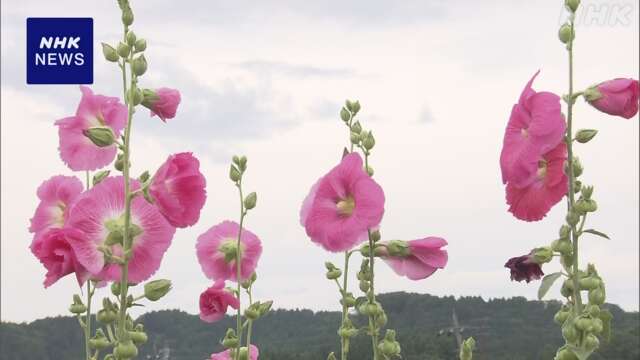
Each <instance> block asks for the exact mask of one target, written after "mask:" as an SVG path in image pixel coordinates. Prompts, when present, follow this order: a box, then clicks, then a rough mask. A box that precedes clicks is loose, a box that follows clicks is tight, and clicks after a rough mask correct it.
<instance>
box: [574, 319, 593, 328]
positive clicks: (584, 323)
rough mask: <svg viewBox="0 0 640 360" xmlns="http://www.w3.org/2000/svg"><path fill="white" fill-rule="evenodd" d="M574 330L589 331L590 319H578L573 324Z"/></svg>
mask: <svg viewBox="0 0 640 360" xmlns="http://www.w3.org/2000/svg"><path fill="white" fill-rule="evenodd" d="M575 326H576V329H578V330H580V331H589V329H590V328H591V319H589V318H586V317H580V318H578V319H577V320H576V322H575Z"/></svg>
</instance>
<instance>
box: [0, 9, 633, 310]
mask: <svg viewBox="0 0 640 360" xmlns="http://www.w3.org/2000/svg"><path fill="white" fill-rule="evenodd" d="M562 3H563V1H561V0H553V1H552V0H545V1H535V2H534V1H489V0H488V1H436V0H413V1H403V2H395V1H383V0H374V1H371V0H369V1H361V0H356V1H348V2H345V1H337V0H336V1H321V2H309V1H305V2H302V1H291V0H278V1H268V2H267V1H263V2H255V1H233V2H231V1H218V0H215V1H180V2H175V1H169V0H164V1H140V2H136V1H134V2H133V6H134V12H135V16H136V23H135V24H134V25H135V26H134V31H135V32H136V33H137V34H138V36H139V37H144V38H146V39H147V42H148V50H147V52H146V57H147V59H148V62H149V70H148V75H145V76H144V77H143V79H142V83H143V86H146V87H160V86H169V87H174V88H178V89H180V91H181V93H182V104H181V106H180V109H179V113H178V116H177V117H176V118H175V119H173V120H170V121H169V122H168V123H167V124H163V123H162V122H161V121H159V120H158V119H157V118H149V116H148V114H147V112H146V111H145V112H142V111H141V112H139V113H138V114H137V116H136V118H135V120H134V121H135V123H134V131H133V138H132V139H133V150H132V151H133V153H132V159H133V170H134V171H133V172H134V173H139V172H142V170H144V169H155V168H156V167H157V166H158V165H159V164H161V163H162V162H163V161H164V160H165V158H166V156H168V155H169V154H171V153H175V152H179V151H186V150H188V151H193V152H194V153H195V154H196V156H198V158H199V159H200V160H201V164H202V170H203V172H204V174H205V176H206V177H207V181H208V187H207V190H208V195H209V196H208V199H207V203H206V205H205V207H204V209H203V211H202V215H201V221H200V222H199V223H198V224H197V225H195V226H193V227H192V228H189V229H181V230H178V231H177V232H176V236H175V238H174V240H173V244H172V245H171V248H170V249H169V251H168V253H167V254H166V256H165V258H164V260H163V264H162V267H161V270H160V271H159V272H158V273H157V274H156V277H166V278H170V279H172V280H173V281H174V290H173V291H172V292H171V293H170V294H169V295H168V296H167V297H166V298H165V299H163V301H161V302H159V303H158V304H153V305H151V306H148V307H147V308H146V309H145V311H146V310H149V309H154V310H155V309H164V308H179V309H183V310H185V311H188V312H190V313H196V312H197V308H198V306H197V302H198V301H197V300H198V296H199V294H200V292H201V291H202V290H204V289H205V288H206V287H207V286H209V285H210V281H209V280H207V279H206V278H205V277H204V275H203V274H202V273H201V271H200V267H199V265H198V263H197V260H196V255H195V240H196V238H197V236H198V235H199V234H200V233H202V232H204V231H205V230H207V229H208V228H209V227H211V226H212V225H214V224H217V223H219V222H220V221H222V220H224V219H228V218H230V219H232V220H236V217H237V213H238V203H237V194H236V192H235V188H234V187H233V185H232V184H231V182H230V181H229V180H228V178H227V173H228V166H229V165H228V163H229V160H230V157H231V156H232V155H233V154H236V153H237V154H246V155H247V156H248V158H249V171H248V173H247V175H246V190H248V191H254V190H255V191H257V192H258V198H259V201H258V207H257V208H256V209H255V211H252V212H251V213H250V215H249V217H248V219H247V223H246V224H247V228H249V229H251V231H253V232H254V233H256V234H258V235H259V236H260V237H261V239H262V241H263V245H264V252H263V256H262V258H261V260H260V264H259V268H258V275H259V281H258V282H257V284H256V290H255V292H256V295H257V298H258V299H265V300H266V299H273V300H274V301H275V306H277V307H280V308H301V307H305V308H312V309H333V310H338V309H339V304H338V302H337V296H338V294H337V292H336V289H335V285H334V284H332V283H331V282H329V281H327V280H326V279H325V277H324V267H323V263H324V261H326V260H329V259H334V261H336V262H340V258H341V257H340V256H331V255H330V254H328V253H326V252H324V251H323V250H322V249H321V248H319V247H317V246H316V245H314V244H313V243H312V242H311V241H310V240H308V238H307V237H306V235H305V233H304V229H303V228H302V227H301V226H300V225H299V222H298V211H299V207H300V204H301V202H302V200H303V199H304V197H305V196H306V194H307V192H308V190H309V188H310V187H311V185H312V184H313V183H314V182H315V181H316V180H317V178H318V177H319V176H321V175H322V174H324V173H325V172H326V171H327V170H328V169H330V168H331V167H332V166H334V165H335V164H336V162H337V161H338V159H339V156H340V154H341V149H342V147H343V146H344V145H345V144H346V141H347V139H348V138H347V134H346V132H345V127H344V125H343V124H342V123H341V121H340V120H339V116H338V111H339V109H340V106H341V104H342V102H343V101H344V99H345V98H352V99H359V100H360V102H361V104H362V111H361V113H360V115H359V117H360V119H361V121H362V122H363V123H364V125H365V127H366V128H370V129H373V130H374V133H375V134H376V140H377V144H376V148H375V149H374V154H373V157H372V158H371V163H372V166H373V167H374V168H375V170H376V179H377V181H378V182H379V183H380V184H381V185H382V186H383V188H384V191H385V194H386V199H387V200H386V213H385V217H384V219H383V222H382V233H383V237H384V238H386V239H407V240H408V239H414V238H419V237H424V236H430V235H434V236H441V237H444V238H446V239H447V240H448V242H449V246H448V251H449V259H450V260H449V264H448V266H447V268H446V269H445V270H444V271H438V272H437V273H436V274H435V275H434V276H432V277H431V278H429V279H426V280H424V281H420V282H412V281H409V280H406V279H404V278H398V277H397V276H395V275H394V274H393V273H392V272H391V270H390V269H388V268H387V267H386V265H385V264H382V263H380V264H379V270H378V271H377V276H376V279H377V284H376V290H378V291H380V292H387V291H397V290H406V291H414V292H419V293H430V294H435V295H455V296H467V295H480V296H482V297H484V298H485V299H487V298H494V297H511V296H526V297H528V298H531V299H533V298H535V294H536V291H537V287H538V284H537V283H536V284H530V285H528V286H527V285H526V284H521V283H514V282H510V281H509V273H508V271H507V270H506V269H504V268H503V264H504V263H505V261H506V260H507V259H508V258H509V257H512V256H516V255H520V254H524V253H526V252H527V251H529V250H530V249H531V248H533V247H536V246H541V245H545V244H548V243H550V242H551V241H552V240H554V239H555V237H556V234H557V229H558V227H559V225H560V224H561V223H562V221H563V218H564V213H565V208H564V206H563V205H562V204H559V205H558V206H556V207H555V208H554V209H553V210H552V211H551V212H550V213H549V215H548V216H547V218H545V220H543V221H541V222H537V223H525V222H521V221H518V220H516V219H515V218H514V217H512V216H511V214H509V213H508V212H507V211H506V209H507V207H506V205H505V202H504V188H503V186H502V184H501V181H500V169H499V164H498V158H499V154H500V149H501V144H502V136H503V130H504V127H505V125H506V122H507V119H508V116H509V113H510V110H511V106H512V105H513V103H514V102H515V101H516V100H517V98H518V96H519V94H520V91H521V90H522V88H523V86H524V84H525V83H526V81H528V80H529V78H530V77H531V76H532V75H533V73H534V72H535V71H537V70H538V69H541V70H542V72H541V74H540V76H538V79H537V80H536V83H535V84H534V87H535V88H536V89H538V90H548V91H554V92H556V93H559V94H562V93H563V92H565V91H566V88H567V56H566V51H565V50H564V49H563V47H562V45H561V44H560V43H559V41H558V40H557V35H556V34H557V29H558V27H559V26H560V24H561V21H562V19H563V16H564V15H565V14H564V13H563V9H562ZM177 4H179V5H180V7H176V5H177ZM637 6H638V3H637V1H635V0H619V1H618V0H616V1H584V0H583V9H587V10H586V11H587V12H588V13H587V14H585V13H583V14H582V15H583V16H582V17H579V20H578V26H577V39H576V45H575V64H576V65H575V83H576V87H577V88H584V87H586V86H588V85H590V84H592V83H595V82H598V81H602V80H607V79H610V78H615V77H622V76H624V77H629V76H633V77H635V78H637V76H638V61H639V59H638V15H637V14H638V8H637ZM49 16H51V17H56V16H66V17H76V16H82V17H86V16H89V17H93V18H94V19H95V20H94V21H95V22H94V27H95V28H94V32H95V35H94V36H95V42H96V44H98V43H99V42H100V41H105V42H109V43H111V44H115V43H117V41H118V40H119V39H120V37H121V35H120V31H121V24H120V15H119V14H118V9H117V6H116V2H115V1H99V2H93V1H92V2H87V1H79V0H63V1H56V2H55V4H54V2H50V1H42V0H41V1H35V0H21V1H3V2H2V121H1V122H0V123H1V126H2V169H1V170H2V233H1V234H2V242H1V243H2V249H1V250H2V269H1V270H2V279H1V280H2V296H1V301H2V314H1V315H2V319H3V320H11V321H30V320H33V319H36V318H41V317H45V316H54V315H59V314H66V309H67V307H68V305H69V303H70V301H71V294H72V293H74V292H76V291H77V285H76V284H75V282H74V280H73V278H72V277H67V278H64V279H63V280H61V281H59V282H58V283H56V284H55V285H54V286H52V287H51V288H49V289H47V290H45V289H43V287H42V280H43V277H44V273H45V271H44V268H43V267H42V266H41V265H40V263H39V262H38V261H37V259H35V258H34V257H33V256H32V255H31V253H30V252H29V250H28V246H29V243H30V241H31V235H30V234H29V232H28V231H27V229H28V225H29V219H30V218H31V216H32V215H33V211H34V209H35V207H36V204H37V199H36V196H35V190H36V188H37V187H38V185H39V184H40V183H41V182H42V181H43V180H45V179H47V178H49V177H50V176H52V175H56V174H71V171H70V170H69V169H67V168H66V167H65V166H64V165H63V163H62V162H61V161H60V159H59V156H58V152H57V142H58V137H57V131H56V128H55V127H54V126H53V123H54V121H55V120H56V119H59V118H62V117H65V116H68V115H70V114H73V113H74V111H75V108H76V106H77V102H78V100H79V97H80V92H79V91H78V88H77V87H76V86H66V85H53V86H33V85H32V86H27V85H26V79H25V18H26V17H49ZM95 49H96V53H95V59H96V61H95V84H94V85H93V89H94V90H95V91H96V92H98V93H102V94H108V95H114V96H118V95H120V93H121V88H120V86H121V82H120V78H119V76H120V75H119V72H118V70H117V68H116V67H115V66H113V64H110V63H106V62H105V61H103V60H102V55H101V53H100V47H99V46H96V47H95ZM575 116H576V123H577V127H578V128H597V129H598V130H599V131H600V132H599V134H598V136H597V137H596V138H595V140H594V141H592V142H591V143H590V144H588V145H578V146H576V151H577V153H578V155H579V156H580V158H581V159H582V162H583V164H584V166H585V172H584V175H583V177H584V179H583V180H584V181H585V182H586V183H590V184H591V183H592V184H595V185H596V190H595V194H594V196H595V198H596V199H597V201H598V203H599V210H598V212H597V213H596V215H594V216H592V217H591V218H590V219H589V220H588V223H589V225H588V226H590V227H594V228H597V229H598V230H601V231H604V232H606V233H608V234H609V235H610V236H611V238H612V240H611V241H606V240H603V239H600V238H597V237H585V238H584V240H582V241H581V252H580V256H581V261H582V263H583V264H585V265H586V263H587V262H594V263H595V264H596V265H597V267H598V269H599V271H600V273H601V275H602V276H603V277H604V279H605V280H606V285H607V295H608V298H607V301H609V302H613V303H617V304H620V305H621V306H623V307H624V308H625V309H627V310H638V301H639V298H638V290H639V289H638V282H639V279H638V273H639V268H638V251H639V247H638V243H639V235H638V216H639V214H638V117H636V118H634V119H631V120H625V119H622V118H613V117H610V116H605V115H603V114H601V113H598V112H597V111H595V110H594V109H592V108H591V107H590V106H588V105H586V104H584V103H583V102H582V101H579V102H578V106H577V107H576V110H575ZM356 259H357V258H356ZM357 261H358V260H357ZM357 261H354V265H353V267H354V268H357V267H358V265H357V264H358V262H357ZM557 267H558V265H557V264H555V263H554V264H552V265H549V266H546V267H545V271H546V272H553V271H556V270H557ZM354 275H355V274H354ZM353 290H354V292H356V293H357V291H356V290H357V289H353ZM104 294H106V291H103V292H101V293H99V295H104ZM550 294H552V297H557V296H559V291H558V289H554V290H552V291H551V293H550ZM137 311H138V313H139V310H137Z"/></svg>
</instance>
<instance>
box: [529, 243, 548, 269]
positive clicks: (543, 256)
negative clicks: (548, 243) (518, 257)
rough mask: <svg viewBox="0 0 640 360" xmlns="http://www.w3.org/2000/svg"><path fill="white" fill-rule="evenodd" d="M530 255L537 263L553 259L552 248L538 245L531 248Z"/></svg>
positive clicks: (544, 262) (540, 263)
mask: <svg viewBox="0 0 640 360" xmlns="http://www.w3.org/2000/svg"><path fill="white" fill-rule="evenodd" d="M531 255H532V256H533V261H534V262H535V263H536V264H538V265H542V264H546V263H548V262H550V261H551V260H552V259H553V250H551V248H550V247H539V248H535V249H533V251H532V253H531Z"/></svg>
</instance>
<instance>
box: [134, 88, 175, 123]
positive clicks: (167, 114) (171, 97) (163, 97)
mask: <svg viewBox="0 0 640 360" xmlns="http://www.w3.org/2000/svg"><path fill="white" fill-rule="evenodd" d="M142 105H144V106H145V107H147V108H148V109H149V110H151V116H154V115H158V117H159V118H160V119H161V120H162V121H164V122H166V121H167V119H173V118H174V117H175V116H176V111H177V110H178V105H180V92H179V91H178V90H176V89H169V88H160V89H157V90H155V91H153V90H145V91H144V100H143V101H142Z"/></svg>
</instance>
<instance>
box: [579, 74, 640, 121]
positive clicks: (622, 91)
mask: <svg viewBox="0 0 640 360" xmlns="http://www.w3.org/2000/svg"><path fill="white" fill-rule="evenodd" d="M639 93H640V87H639V84H638V80H635V79H622V78H619V79H613V80H609V81H605V82H603V83H600V84H598V85H596V86H593V87H591V88H589V89H587V90H585V92H584V97H585V99H586V100H587V101H588V102H589V103H590V104H591V105H593V107H595V108H596V109H598V110H600V111H602V112H604V113H607V114H609V115H614V116H621V117H623V118H625V119H631V118H632V117H634V116H636V114H637V113H638V94H639Z"/></svg>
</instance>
